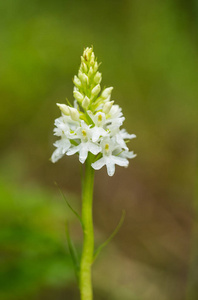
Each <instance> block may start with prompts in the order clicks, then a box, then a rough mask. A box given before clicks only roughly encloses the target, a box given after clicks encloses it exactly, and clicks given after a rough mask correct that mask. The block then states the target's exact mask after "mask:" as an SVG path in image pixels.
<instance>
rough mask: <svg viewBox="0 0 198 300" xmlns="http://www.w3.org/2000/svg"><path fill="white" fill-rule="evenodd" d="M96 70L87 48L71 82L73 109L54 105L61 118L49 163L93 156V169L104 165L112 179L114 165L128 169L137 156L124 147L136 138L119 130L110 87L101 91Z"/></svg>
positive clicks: (119, 113) (118, 115)
mask: <svg viewBox="0 0 198 300" xmlns="http://www.w3.org/2000/svg"><path fill="white" fill-rule="evenodd" d="M98 67H99V64H98V62H97V59H96V58H95V55H94V52H93V47H91V48H86V49H85V50H84V52H83V55H82V56H81V65H80V68H79V71H78V76H77V75H75V76H74V80H73V83H74V91H73V95H74V105H73V106H71V104H70V105H66V104H59V103H57V106H58V107H59V109H60V110H61V113H62V115H61V117H59V118H58V119H56V120H55V127H56V128H55V129H54V134H55V135H58V136H59V137H60V139H59V140H58V141H57V142H55V143H54V146H55V147H56V150H55V151H54V153H53V154H52V157H51V161H52V162H56V161H57V160H59V159H60V158H62V157H63V155H69V156H70V155H73V154H78V155H79V161H80V162H81V163H84V162H85V161H86V159H87V157H88V153H89V152H91V153H92V154H93V155H94V156H95V160H94V161H93V163H92V165H91V166H92V168H93V169H95V170H98V169H101V168H102V167H103V166H105V165H106V167H107V173H108V175H109V176H112V175H114V173H115V165H119V166H123V167H127V166H128V164H129V161H128V159H129V158H134V157H135V156H136V155H135V154H134V153H133V152H129V149H128V147H127V145H126V140H129V139H132V138H135V137H136V136H135V134H128V133H127V132H126V130H125V129H120V127H121V126H122V124H123V122H124V120H125V118H124V117H123V114H122V109H121V108H120V107H119V106H118V105H117V104H114V102H115V101H112V100H111V93H112V90H113V87H107V88H105V89H101V85H100V83H101V80H102V74H101V73H100V72H99V71H98Z"/></svg>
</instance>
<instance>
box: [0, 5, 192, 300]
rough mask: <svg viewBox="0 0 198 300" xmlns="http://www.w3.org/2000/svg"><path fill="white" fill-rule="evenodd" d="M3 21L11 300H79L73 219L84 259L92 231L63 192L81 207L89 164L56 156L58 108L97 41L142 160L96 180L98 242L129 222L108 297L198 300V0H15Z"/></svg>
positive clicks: (1, 285)
mask: <svg viewBox="0 0 198 300" xmlns="http://www.w3.org/2000/svg"><path fill="white" fill-rule="evenodd" d="M0 24H1V26H0V32H1V34H0V52H1V59H0V60H1V63H0V70H1V72H0V99H1V106H0V128H1V129H0V133H1V144H0V145H1V146H0V147H1V148H0V151H1V154H0V262H1V268H0V298H1V299H2V300H23V299H30V300H37V299H38V300H39V299H48V300H54V299H56V300H62V299H72V300H75V299H79V295H78V290H77V287H76V282H75V277H74V272H73V269H72V262H71V259H70V257H69V253H68V248H67V245H66V238H65V220H66V219H67V220H69V222H70V229H71V232H72V235H73V239H74V242H75V244H76V246H77V248H78V250H79V252H80V248H81V242H82V233H81V229H80V226H79V224H78V221H77V220H76V219H75V218H74V216H73V215H72V214H71V213H70V211H69V210H68V207H67V206H66V204H65V202H64V199H63V198H62V197H61V195H60V194H59V191H58V189H57V187H56V186H55V184H54V182H55V181H56V182H57V183H58V185H59V186H60V187H61V189H62V190H63V191H64V193H65V195H66V196H67V198H68V199H69V201H70V203H71V204H72V205H73V206H74V207H75V208H76V209H77V210H78V211H80V207H81V199H80V196H81V183H80V172H79V162H78V159H77V156H75V157H65V158H63V159H62V160H61V161H59V162H58V163H57V164H52V163H51V162H50V161H49V158H50V156H51V153H52V151H53V150H54V148H53V145H52V144H53V142H54V141H55V138H54V136H53V132H52V131H53V122H54V119H55V118H56V117H58V116H59V115H60V112H59V110H58V108H57V107H56V105H55V103H56V102H60V103H64V101H65V98H66V97H68V99H69V100H70V101H72V100H73V96H72V89H73V83H72V78H73V76H74V75H75V74H76V73H77V70H78V67H79V64H80V55H81V54H82V51H83V48H84V47H87V46H91V45H93V46H94V51H95V53H96V56H97V57H98V60H99V61H102V65H101V67H100V71H101V72H102V74H103V81H102V83H103V85H105V86H114V91H113V99H115V101H116V102H117V103H118V104H119V105H120V106H121V107H122V108H123V113H124V115H125V117H126V121H125V124H124V125H125V126H124V127H125V128H126V129H127V130H128V132H130V133H135V134H136V135H137V139H136V140H133V141H132V142H130V148H131V149H133V150H134V151H135V153H137V154H138V156H137V158H135V159H134V160H132V161H131V162H130V166H129V168H128V169H123V168H120V167H117V168H116V174H115V175H114V176H113V178H109V177H108V176H107V175H106V170H105V169H104V170H100V171H98V172H96V180H95V195H94V222H95V233H96V244H99V243H100V242H102V241H104V240H105V239H106V238H107V237H108V236H109V234H110V233H111V232H112V231H113V229H114V228H115V226H116V224H117V223H118V221H119V218H120V216H121V211H122V209H125V210H126V218H125V222H124V224H123V226H122V228H121V229H120V231H119V233H118V234H117V236H116V237H115V238H114V240H113V242H111V244H110V245H109V246H108V247H107V248H106V249H105V251H104V252H103V253H102V254H101V255H100V256H99V258H98V260H97V261H96V263H95V265H94V273H93V277H94V294H95V299H98V300H102V299H104V300H107V299H108V300H117V299H119V300H120V299H123V300H151V299H152V300H155V299H156V300H184V299H185V300H194V299H198V229H197V216H198V180H197V177H196V176H197V168H198V161H197V146H198V143H197V131H198V130H197V128H198V126H197V125H198V122H197V116H198V75H197V72H198V71H197V70H198V2H197V0H188V1H185V0H166V1H164V0H150V1H148V0H141V1H139V0H131V1H130V0H122V1H117V0H100V1H91V0H89V1H88V0H85V1H77V0H73V1H72V0H56V1H52V0H32V1H24V0H6V1H1V2H0Z"/></svg>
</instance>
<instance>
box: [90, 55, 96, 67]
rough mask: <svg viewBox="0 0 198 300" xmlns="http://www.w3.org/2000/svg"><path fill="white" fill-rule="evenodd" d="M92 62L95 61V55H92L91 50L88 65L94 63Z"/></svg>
mask: <svg viewBox="0 0 198 300" xmlns="http://www.w3.org/2000/svg"><path fill="white" fill-rule="evenodd" d="M94 62H95V55H94V53H93V52H92V53H91V59H90V65H92V66H93V65H94Z"/></svg>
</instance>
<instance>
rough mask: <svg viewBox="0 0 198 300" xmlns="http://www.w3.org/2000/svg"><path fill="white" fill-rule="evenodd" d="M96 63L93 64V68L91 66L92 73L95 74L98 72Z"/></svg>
mask: <svg viewBox="0 0 198 300" xmlns="http://www.w3.org/2000/svg"><path fill="white" fill-rule="evenodd" d="M98 67H99V66H98V63H97V61H96V62H95V63H94V66H93V70H94V73H96V72H97V71H98Z"/></svg>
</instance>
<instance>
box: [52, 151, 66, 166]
mask: <svg viewBox="0 0 198 300" xmlns="http://www.w3.org/2000/svg"><path fill="white" fill-rule="evenodd" d="M63 155H64V154H63V153H61V152H60V150H59V149H56V150H55V151H54V152H53V153H52V156H51V161H52V162H53V163H55V162H57V161H58V160H59V159H60V158H61V157H63Z"/></svg>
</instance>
